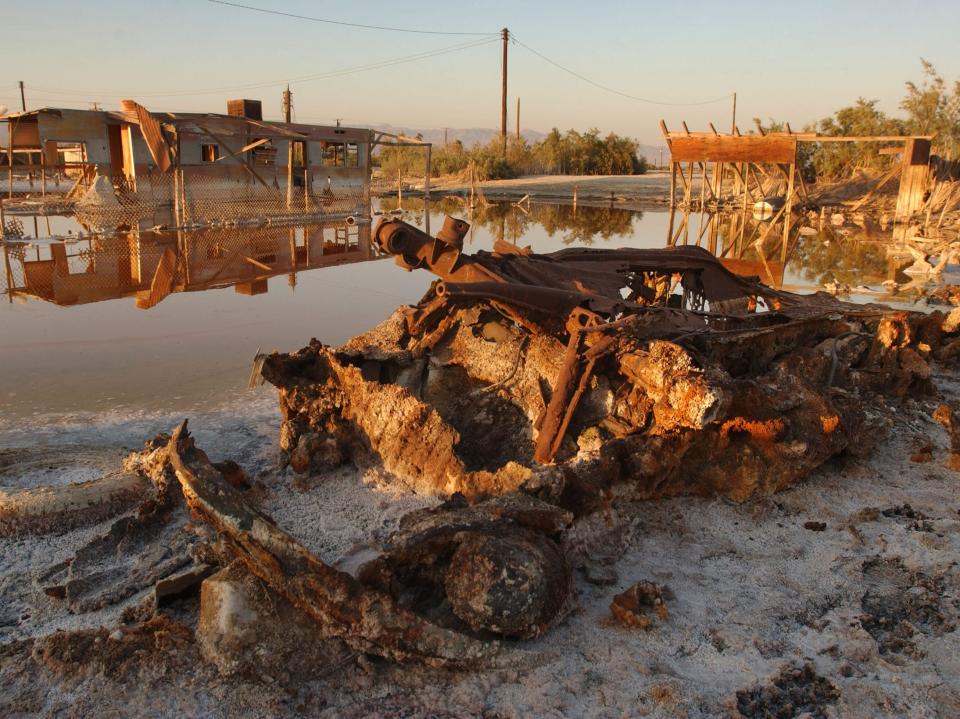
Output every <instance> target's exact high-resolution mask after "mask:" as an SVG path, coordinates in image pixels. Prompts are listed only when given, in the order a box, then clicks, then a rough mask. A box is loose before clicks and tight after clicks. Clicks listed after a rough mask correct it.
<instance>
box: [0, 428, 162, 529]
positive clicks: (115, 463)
mask: <svg viewBox="0 0 960 719" xmlns="http://www.w3.org/2000/svg"><path fill="white" fill-rule="evenodd" d="M122 457H123V454H122V452H120V451H119V450H116V449H102V448H94V447H82V446H63V447H22V448H16V449H4V450H0V536H11V535H14V534H24V533H29V534H44V533H47V532H57V531H64V530H67V529H73V528H75V527H80V526H83V525H86V524H92V523H94V522H98V521H101V520H103V519H106V518H108V517H112V516H115V515H117V514H119V513H120V512H123V511H124V510H126V509H129V508H130V507H131V506H133V504H135V503H136V502H137V501H139V500H140V499H142V498H143V495H144V493H145V492H146V491H147V490H148V489H149V488H150V486H151V485H150V483H149V482H148V481H147V480H145V479H144V478H143V477H141V476H140V475H138V474H134V473H130V472H126V471H123V470H122V469H121V466H120V463H121V459H122ZM87 477H89V479H87ZM73 478H76V479H78V480H79V481H69V480H70V479H73ZM63 479H67V481H65V482H63V481H62V480H63ZM58 481H60V482H59V483H58Z"/></svg>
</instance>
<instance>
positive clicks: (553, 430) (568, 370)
mask: <svg viewBox="0 0 960 719" xmlns="http://www.w3.org/2000/svg"><path fill="white" fill-rule="evenodd" d="M582 340H583V333H582V332H581V331H580V330H576V331H574V332H571V333H570V338H569V340H568V341H567V350H566V352H565V353H564V355H563V363H562V364H561V366H560V372H559V373H558V374H557V380H556V382H555V383H554V387H553V394H552V395H551V396H550V403H549V404H548V405H547V408H546V410H544V413H543V419H542V421H541V422H539V423H538V424H539V425H540V433H539V434H538V435H537V443H536V445H535V447H534V451H533V458H534V459H535V460H536V461H538V462H540V463H541V464H548V463H550V462H551V461H552V460H553V457H554V456H555V454H556V450H555V449H554V445H555V444H557V443H556V442H555V440H556V437H557V434H558V433H559V432H560V427H561V426H562V424H563V421H564V418H565V416H566V410H567V407H568V406H569V404H570V401H571V399H572V398H573V396H574V394H575V392H576V389H577V386H578V385H579V379H580V372H581V370H580V345H581V343H582ZM557 446H559V444H557Z"/></svg>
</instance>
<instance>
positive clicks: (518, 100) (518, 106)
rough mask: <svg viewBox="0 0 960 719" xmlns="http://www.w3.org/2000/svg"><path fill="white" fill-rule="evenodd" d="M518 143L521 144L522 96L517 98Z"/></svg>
mask: <svg viewBox="0 0 960 719" xmlns="http://www.w3.org/2000/svg"><path fill="white" fill-rule="evenodd" d="M517 142H518V143H519V142H520V96H519V95H518V96H517Z"/></svg>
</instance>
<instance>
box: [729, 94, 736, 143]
mask: <svg viewBox="0 0 960 719" xmlns="http://www.w3.org/2000/svg"><path fill="white" fill-rule="evenodd" d="M730 134H731V135H736V134H737V93H733V123H731V125H730Z"/></svg>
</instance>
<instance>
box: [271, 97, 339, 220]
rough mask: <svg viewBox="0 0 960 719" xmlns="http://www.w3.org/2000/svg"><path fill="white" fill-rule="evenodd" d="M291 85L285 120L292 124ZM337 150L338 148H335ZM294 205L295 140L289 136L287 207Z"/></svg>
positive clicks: (285, 106)
mask: <svg viewBox="0 0 960 719" xmlns="http://www.w3.org/2000/svg"><path fill="white" fill-rule="evenodd" d="M290 98H291V95H290V85H289V83H288V84H287V89H286V90H284V91H283V121H284V122H285V123H287V124H288V125H289V124H290V110H291V107H290ZM334 152H336V149H334ZM292 205H293V140H291V139H290V138H289V137H288V138H287V209H288V210H289V209H290V208H291V207H292Z"/></svg>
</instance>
